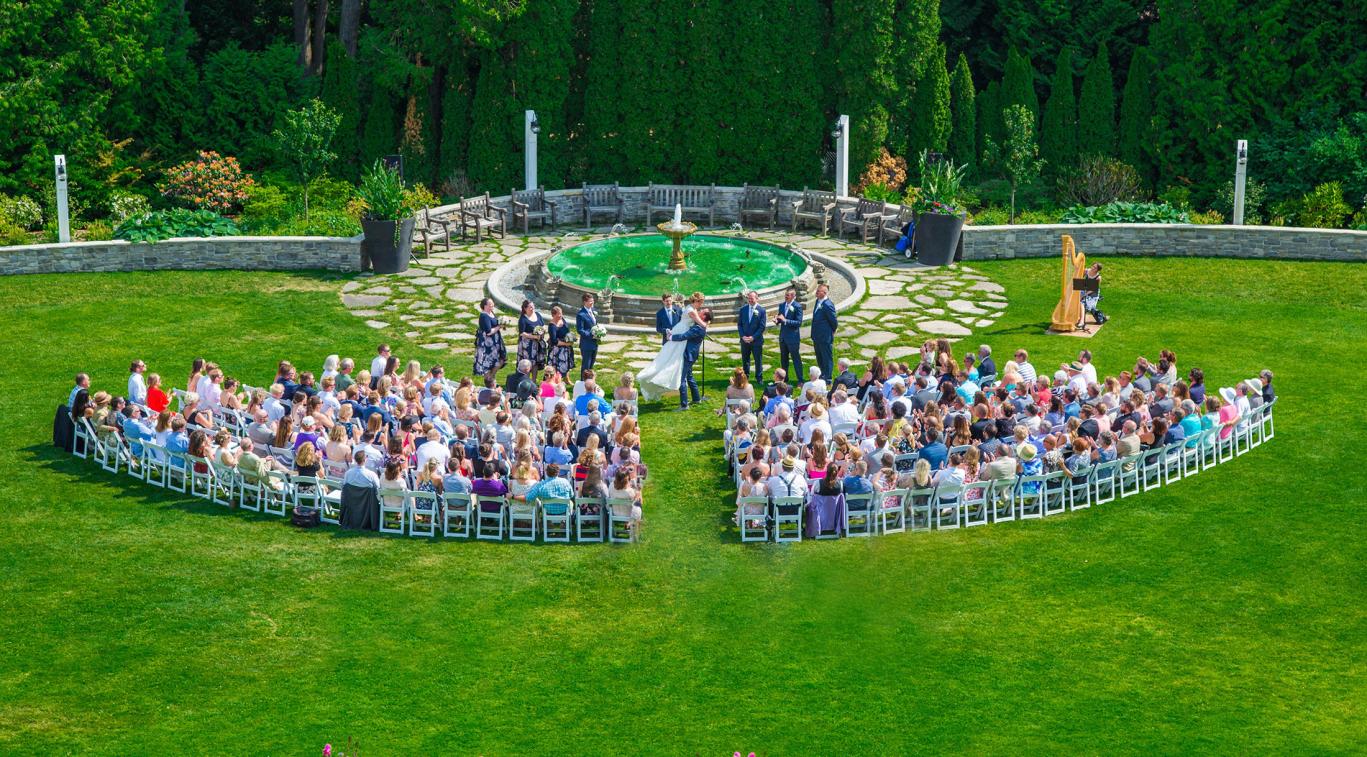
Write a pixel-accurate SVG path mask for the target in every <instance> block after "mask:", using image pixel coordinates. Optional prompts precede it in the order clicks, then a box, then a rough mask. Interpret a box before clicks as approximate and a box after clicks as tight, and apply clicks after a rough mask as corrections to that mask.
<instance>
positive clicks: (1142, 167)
mask: <svg viewBox="0 0 1367 757" xmlns="http://www.w3.org/2000/svg"><path fill="white" fill-rule="evenodd" d="M1152 76H1153V71H1152V68H1151V64H1150V60H1149V53H1148V50H1146V49H1145V48H1142V47H1137V48H1135V50H1134V55H1132V56H1131V57H1130V70H1129V73H1128V74H1126V76H1125V92H1124V93H1123V95H1122V96H1121V99H1120V129H1119V138H1120V139H1119V146H1118V149H1117V151H1118V152H1119V153H1120V159H1121V160H1122V161H1124V162H1126V163H1128V164H1129V165H1131V166H1133V167H1134V168H1135V170H1137V171H1138V172H1139V175H1140V176H1141V177H1143V178H1144V179H1145V180H1152V178H1153V177H1152V164H1153V161H1152V149H1153V148H1152V141H1151V121H1152V118H1153V91H1152V88H1151V87H1152V82H1151V81H1150V79H1151V77H1152Z"/></svg>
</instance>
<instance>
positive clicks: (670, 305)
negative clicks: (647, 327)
mask: <svg viewBox="0 0 1367 757" xmlns="http://www.w3.org/2000/svg"><path fill="white" fill-rule="evenodd" d="M660 305H661V307H660V309H659V310H657V311H655V332H656V333H658V334H659V335H660V343H661V344H664V343H666V342H668V341H669V332H670V331H672V330H673V329H674V327H675V326H676V325H678V323H679V319H680V318H683V308H681V307H679V303H677V302H675V301H674V296H673V295H671V294H668V293H666V294H662V295H660Z"/></svg>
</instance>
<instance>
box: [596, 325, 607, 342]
mask: <svg viewBox="0 0 1367 757" xmlns="http://www.w3.org/2000/svg"><path fill="white" fill-rule="evenodd" d="M607 335H608V330H607V327H605V326H594V327H593V338H594V339H596V340H598V341H602V339H603V337H605V336H607Z"/></svg>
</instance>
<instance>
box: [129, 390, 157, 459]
mask: <svg viewBox="0 0 1367 757" xmlns="http://www.w3.org/2000/svg"><path fill="white" fill-rule="evenodd" d="M123 415H124V420H123V436H124V438H125V439H127V440H128V446H129V447H131V448H132V450H133V454H134V455H142V442H144V441H151V440H153V439H155V438H156V437H157V433H156V431H155V430H154V429H153V428H152V425H151V424H150V423H148V422H147V421H145V420H143V419H142V406H141V405H135V404H133V403H132V402H130V403H128V404H127V405H124V406H123Z"/></svg>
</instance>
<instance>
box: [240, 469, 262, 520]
mask: <svg viewBox="0 0 1367 757" xmlns="http://www.w3.org/2000/svg"><path fill="white" fill-rule="evenodd" d="M268 486H270V484H269V483H267V482H266V481H264V480H262V479H259V478H256V477H254V476H248V475H246V474H244V473H242V471H238V473H237V509H239V510H251V511H252V512H261V504H262V502H263V501H264V500H265V491H264V489H265V488H266V487H268Z"/></svg>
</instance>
